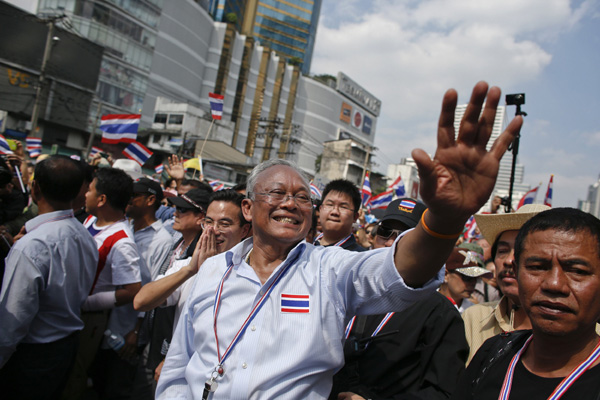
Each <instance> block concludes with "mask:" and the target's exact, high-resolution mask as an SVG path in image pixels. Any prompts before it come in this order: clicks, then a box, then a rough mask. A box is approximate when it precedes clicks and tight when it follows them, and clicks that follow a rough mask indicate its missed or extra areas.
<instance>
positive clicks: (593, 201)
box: [577, 177, 600, 218]
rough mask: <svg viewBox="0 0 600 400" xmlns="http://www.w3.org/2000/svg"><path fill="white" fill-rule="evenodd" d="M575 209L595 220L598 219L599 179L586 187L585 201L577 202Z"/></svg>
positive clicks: (599, 208)
mask: <svg viewBox="0 0 600 400" xmlns="http://www.w3.org/2000/svg"><path fill="white" fill-rule="evenodd" d="M577 208H578V209H580V210H582V211H585V212H588V213H590V214H592V215H593V216H595V217H596V218H600V177H599V178H598V180H597V181H596V182H595V183H594V184H592V185H590V186H589V187H588V193H587V197H586V199H585V200H579V201H578V202H577Z"/></svg>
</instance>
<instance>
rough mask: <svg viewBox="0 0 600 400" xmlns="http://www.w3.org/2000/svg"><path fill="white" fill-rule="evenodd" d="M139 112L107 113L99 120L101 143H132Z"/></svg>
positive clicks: (137, 126)
mask: <svg viewBox="0 0 600 400" xmlns="http://www.w3.org/2000/svg"><path fill="white" fill-rule="evenodd" d="M141 117H142V116H141V114H107V115H103V116H102V119H101V121H100V130H101V131H102V132H103V133H102V143H119V142H125V143H133V142H135V140H136V139H137V131H138V128H139V126H140V118H141Z"/></svg>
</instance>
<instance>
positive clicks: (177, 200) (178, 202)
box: [167, 189, 210, 214]
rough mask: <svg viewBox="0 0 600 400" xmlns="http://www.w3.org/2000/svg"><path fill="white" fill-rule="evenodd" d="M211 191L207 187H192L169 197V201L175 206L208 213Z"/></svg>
mask: <svg viewBox="0 0 600 400" xmlns="http://www.w3.org/2000/svg"><path fill="white" fill-rule="evenodd" d="M209 198H210V193H209V192H208V191H206V190H205V189H192V190H190V191H188V192H187V193H183V194H180V195H179V196H177V197H169V198H168V199H167V201H168V202H169V203H170V204H172V205H174V206H175V207H179V208H185V209H188V210H195V211H201V212H203V213H205V214H206V209H207V208H208V202H209Z"/></svg>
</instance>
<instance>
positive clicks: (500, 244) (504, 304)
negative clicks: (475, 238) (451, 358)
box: [463, 204, 550, 364]
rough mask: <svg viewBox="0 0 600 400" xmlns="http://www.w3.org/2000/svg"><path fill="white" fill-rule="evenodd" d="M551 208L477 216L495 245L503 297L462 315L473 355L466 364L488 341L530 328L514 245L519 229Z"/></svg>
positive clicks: (530, 206) (538, 206)
mask: <svg viewBox="0 0 600 400" xmlns="http://www.w3.org/2000/svg"><path fill="white" fill-rule="evenodd" d="M549 208H550V207H548V206H544V205H541V204H528V205H525V206H523V207H521V208H519V209H518V210H517V212H516V213H511V214H477V215H475V221H476V222H477V226H478V227H479V230H480V231H481V234H482V235H483V237H484V238H485V239H486V240H487V241H488V242H489V243H492V259H493V260H494V264H495V266H496V270H495V276H496V280H497V282H498V287H499V289H500V291H501V292H502V294H503V297H502V298H501V299H500V300H499V301H492V302H489V303H482V304H476V305H474V306H472V307H470V308H469V309H467V310H466V311H465V312H464V313H463V320H464V321H465V334H466V336H467V342H468V343H469V347H470V349H471V350H470V352H469V359H468V361H467V364H468V363H470V362H471V359H472V358H473V356H474V355H475V353H476V352H477V350H478V349H479V347H480V346H481V345H482V344H483V342H485V341H486V340H487V339H489V338H491V337H492V336H495V335H497V334H499V333H502V332H511V331H513V330H518V329H528V328H530V327H531V325H530V323H529V318H527V315H526V314H525V312H524V311H523V309H522V308H521V303H520V302H519V290H518V288H517V280H516V277H515V271H514V268H513V262H514V244H515V238H516V237H517V233H518V232H519V229H520V228H521V226H523V224H524V223H525V222H527V221H528V220H529V219H530V218H531V217H533V216H534V215H536V214H537V213H539V212H541V211H544V210H547V209H549Z"/></svg>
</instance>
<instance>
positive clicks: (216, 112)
mask: <svg viewBox="0 0 600 400" xmlns="http://www.w3.org/2000/svg"><path fill="white" fill-rule="evenodd" d="M224 98H225V96H223V95H220V94H216V93H209V94H208V101H209V103H210V113H211V114H212V117H213V119H221V117H222V116H223V99H224Z"/></svg>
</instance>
